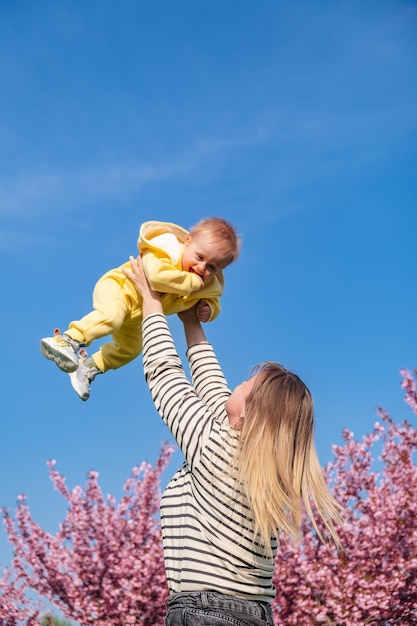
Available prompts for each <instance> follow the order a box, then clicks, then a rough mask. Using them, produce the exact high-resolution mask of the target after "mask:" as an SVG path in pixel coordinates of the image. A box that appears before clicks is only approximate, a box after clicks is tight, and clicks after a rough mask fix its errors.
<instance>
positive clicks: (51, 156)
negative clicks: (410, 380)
mask: <svg viewBox="0 0 417 626" xmlns="http://www.w3.org/2000/svg"><path fill="white" fill-rule="evenodd" d="M416 34H417V4H416V3H415V2H414V1H413V2H412V1H404V0H395V1H392V2H387V1H385V0H379V1H378V2H377V1H369V0H359V1H352V2H349V1H343V2H341V1H338V0H334V1H332V2H330V1H329V2H327V1H317V2H307V1H306V2H302V1H298V0H294V1H291V2H290V1H280V0H276V1H275V0H274V1H273V0H258V1H257V2H256V3H254V2H249V1H247V0H226V1H225V2H220V1H214V2H213V1H212V0H211V1H202V0H176V1H175V2H171V1H169V0H154V1H153V2H144V1H142V0H135V1H129V0H120V1H119V2H117V3H114V2H109V1H108V0H101V1H100V2H80V3H74V2H69V1H68V0H61V1H60V2H55V1H52V0H40V1H39V2H36V3H33V2H29V0H21V1H19V2H12V1H11V0H1V2H0V75H1V85H2V87H1V92H2V95H1V98H0V258H1V263H0V271H1V281H2V306H1V309H0V319H1V326H2V328H3V332H2V337H1V345H2V353H3V357H2V361H1V365H0V367H1V390H2V391H1V397H0V412H1V431H0V432H1V435H0V452H1V453H0V505H1V506H4V505H5V506H8V507H9V508H11V509H13V508H14V506H15V502H16V498H17V496H18V494H20V493H25V494H26V495H27V498H28V504H29V507H30V509H31V511H32V513H33V515H34V517H35V519H36V520H37V521H38V522H39V523H41V524H42V525H43V526H44V527H46V528H47V529H48V530H50V531H51V532H55V531H56V529H57V525H58V523H59V521H60V520H61V519H62V518H63V516H64V513H65V503H64V501H63V500H62V498H61V497H60V496H59V495H58V494H57V493H55V492H54V491H53V488H52V485H51V484H50V481H49V478H48V471H47V467H46V461H47V459H49V458H55V459H56V461H57V469H58V470H59V471H60V472H61V473H63V474H64V475H65V476H66V478H67V483H68V485H69V486H70V487H73V486H75V485H76V484H82V485H83V484H84V482H85V478H86V475H87V472H88V471H89V470H90V469H95V470H97V471H98V472H99V474H100V479H99V480H100V485H101V487H102V489H103V491H104V492H105V493H113V494H115V495H116V496H120V495H121V492H122V485H123V482H124V481H125V480H126V478H127V477H128V476H129V475H130V472H131V469H132V467H133V466H134V465H136V464H137V463H139V462H141V461H142V460H148V461H150V462H153V461H154V460H155V458H156V457H157V455H158V453H159V450H160V445H161V442H162V441H163V440H165V439H167V438H168V437H169V434H168V432H167V431H166V430H165V427H164V426H163V425H162V423H161V421H160V419H159V417H158V416H157V415H156V413H155V411H154V409H153V406H152V404H151V402H150V398H149V395H148V391H147V388H146V386H145V383H144V381H143V376H142V369H141V360H140V359H138V360H136V361H135V362H133V363H131V364H129V365H128V366H126V367H124V368H122V369H120V370H118V371H115V372H109V373H108V374H106V375H105V376H102V377H99V378H97V380H96V381H95V382H94V384H93V387H92V395H91V398H90V400H89V401H88V402H86V403H83V402H81V400H80V399H79V398H78V396H76V395H75V393H74V391H73V390H72V388H71V386H70V384H69V380H68V377H67V376H66V375H65V374H63V373H62V372H60V371H59V370H58V368H56V366H54V365H53V364H52V363H50V362H48V361H47V360H45V359H43V357H42V356H41V353H40V350H39V340H40V339H41V337H44V336H47V335H50V334H52V332H53V329H54V328H55V327H60V328H61V329H62V330H63V329H65V327H66V325H67V324H68V322H69V321H71V320H72V319H77V318H79V317H80V316H81V315H83V314H84V313H86V312H88V311H89V310H90V306H91V293H92V289H93V286H94V283H95V281H96V280H97V279H98V278H99V276H101V274H102V273H104V272H105V271H106V270H107V269H110V268H111V267H115V266H117V265H119V264H121V263H122V262H124V261H125V260H127V258H128V257H129V255H130V254H135V252H136V240H137V233H138V229H139V225H140V223H141V222H143V221H146V220H152V219H157V220H162V221H173V222H177V223H179V224H181V225H182V226H184V227H187V228H188V227H190V226H191V225H193V224H194V223H196V222H197V221H199V220H200V219H201V218H202V217H206V216H210V215H220V216H223V217H225V218H226V219H228V220H230V221H231V222H233V223H234V224H235V226H236V227H237V229H238V231H239V233H240V235H241V237H242V240H243V246H242V254H241V258H240V259H239V261H238V262H237V263H236V264H235V265H233V266H231V267H229V268H227V270H226V272H225V277H226V289H225V293H224V296H223V298H222V305H223V310H222V313H221V315H220V316H219V317H218V319H217V320H216V321H215V322H213V323H211V324H209V325H207V334H208V337H209V339H210V340H211V341H212V342H213V344H214V345H215V347H216V350H217V353H218V356H219V358H220V360H221V362H222V364H223V367H224V371H225V374H226V377H227V379H228V382H229V384H230V386H231V387H233V386H234V385H236V384H238V383H239V382H240V381H241V380H242V379H243V378H245V377H246V376H247V374H248V372H249V370H250V368H251V366H252V365H254V364H255V363H257V362H259V361H262V360H276V361H279V362H282V363H283V364H284V365H286V366H287V367H289V368H291V369H294V370H295V371H296V372H297V373H298V374H299V375H300V376H301V377H302V378H303V379H304V380H305V381H306V383H307V384H308V385H309V387H310V388H311V390H312V392H313V396H314V398H315V403H316V419H317V426H316V439H317V448H318V452H319V456H320V459H321V461H322V463H323V464H324V463H326V462H327V461H328V460H329V459H330V457H331V446H332V444H334V443H340V442H341V435H342V429H343V428H344V427H345V426H346V427H348V428H350V429H351V430H353V431H354V433H355V435H356V436H358V437H360V436H362V435H363V434H364V433H366V432H368V431H369V430H371V429H372V426H373V424H374V422H375V420H376V419H377V416H376V407H377V406H378V405H381V406H383V407H384V408H385V409H386V410H387V411H389V412H390V414H391V415H392V417H394V418H395V419H397V420H401V419H403V418H410V419H412V414H411V413H410V411H409V410H408V409H407V407H406V405H405V404H404V403H403V401H402V398H403V392H402V390H401V388H400V380H401V379H400V376H399V370H400V369H401V368H403V367H407V368H414V367H417V355H416V335H415V311H416V304H417V302H416V289H415V267H416V265H415V263H416V244H415V240H416V225H417V224H416V222H417V217H416V215H417V213H416V198H417V194H416V191H417V179H416V156H417V142H416V136H417V132H416V131H417V55H416V53H417V37H416ZM170 324H171V327H172V330H173V332H174V335H175V337H176V339H177V342H178V348H179V351H180V354H181V355H184V352H185V345H184V341H183V338H182V336H181V333H180V326H179V323H178V320H176V319H175V318H174V317H171V318H170ZM90 353H91V348H90ZM179 462H180V457H179V455H178V454H177V455H175V457H174V459H173V461H172V462H171V464H170V466H169V468H168V470H167V471H166V473H165V480H167V479H168V478H169V476H170V475H171V474H172V473H173V472H174V470H175V468H176V466H177V465H178V464H179ZM9 560H10V549H9V546H8V543H7V540H6V538H5V535H4V533H3V531H0V564H2V565H7V564H8V562H9Z"/></svg>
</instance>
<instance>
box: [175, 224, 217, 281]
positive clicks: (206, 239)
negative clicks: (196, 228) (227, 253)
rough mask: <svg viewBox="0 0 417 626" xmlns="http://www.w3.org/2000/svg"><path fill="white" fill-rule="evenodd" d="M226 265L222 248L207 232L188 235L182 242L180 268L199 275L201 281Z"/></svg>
mask: <svg viewBox="0 0 417 626" xmlns="http://www.w3.org/2000/svg"><path fill="white" fill-rule="evenodd" d="M224 267H226V261H225V258H224V250H223V249H222V247H221V246H220V245H219V243H218V242H216V241H214V240H213V239H212V237H211V236H210V235H209V234H207V235H206V234H205V233H198V234H196V235H193V236H192V237H191V236H188V237H187V239H186V241H185V243H184V252H183V255H182V269H183V271H184V272H193V273H194V274H197V275H198V276H200V278H201V280H202V281H203V283H205V282H206V281H207V280H208V279H209V278H211V277H212V276H214V274H217V273H218V272H220V270H222V269H224Z"/></svg>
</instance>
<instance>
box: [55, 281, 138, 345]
mask: <svg viewBox="0 0 417 626" xmlns="http://www.w3.org/2000/svg"><path fill="white" fill-rule="evenodd" d="M93 307H94V310H93V311H91V313H88V314H87V315H85V316H84V317H82V318H81V319H80V320H76V321H73V322H71V323H70V325H69V327H68V330H66V331H65V334H66V335H68V336H69V337H71V339H74V340H75V341H78V342H79V343H83V344H85V345H86V346H89V345H90V343H91V342H92V341H94V340H95V339H100V338H101V337H106V336H107V335H111V334H112V333H114V332H115V331H117V330H118V329H119V328H120V327H121V326H122V324H123V322H124V320H125V318H126V316H127V315H128V314H129V312H130V308H131V301H130V298H129V297H128V296H127V294H126V293H125V291H124V289H123V287H122V286H121V285H120V284H119V283H118V282H117V280H114V279H113V278H108V277H103V278H101V279H100V280H99V281H98V282H97V284H96V286H95V288H94V292H93Z"/></svg>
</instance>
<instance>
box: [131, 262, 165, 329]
mask: <svg viewBox="0 0 417 626" xmlns="http://www.w3.org/2000/svg"><path fill="white" fill-rule="evenodd" d="M129 261H130V267H131V269H130V270H128V269H123V270H122V271H123V274H124V275H125V276H127V278H129V280H131V281H132V283H133V284H134V285H135V287H136V289H137V291H138V292H139V294H140V295H141V296H142V300H143V317H144V318H145V317H147V316H148V315H151V314H152V313H162V312H163V310H162V304H161V296H160V294H159V292H157V291H153V289H152V288H151V286H150V284H149V282H148V279H147V278H146V275H145V272H144V270H143V264H142V259H141V258H140V254H139V256H138V257H137V258H136V259H135V257H133V256H131V257H129Z"/></svg>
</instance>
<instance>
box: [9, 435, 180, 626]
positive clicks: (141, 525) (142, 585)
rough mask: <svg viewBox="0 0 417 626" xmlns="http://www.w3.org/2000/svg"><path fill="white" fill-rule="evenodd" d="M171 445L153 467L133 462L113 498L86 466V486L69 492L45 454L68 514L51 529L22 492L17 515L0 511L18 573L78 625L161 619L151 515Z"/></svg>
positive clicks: (162, 587) (158, 558)
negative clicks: (118, 497)
mask: <svg viewBox="0 0 417 626" xmlns="http://www.w3.org/2000/svg"><path fill="white" fill-rule="evenodd" d="M172 452H173V447H172V446H169V445H167V444H165V445H164V446H163V448H162V451H161V454H160V456H159V458H158V460H157V462H156V465H155V467H154V468H152V467H151V466H150V465H149V464H148V463H142V464H141V465H140V466H139V467H135V468H134V470H133V472H132V476H131V477H130V478H129V479H128V480H127V481H126V483H125V485H124V492H125V495H124V496H123V497H122V499H121V500H120V502H119V503H118V504H116V501H115V498H114V497H113V496H107V498H105V497H104V496H103V494H102V492H101V490H100V488H99V485H98V474H97V472H94V471H91V472H90V473H89V476H88V481H87V484H86V487H85V490H83V489H82V488H81V487H75V488H74V489H73V490H72V491H69V489H68V488H67V486H66V484H65V479H64V478H63V476H61V475H60V474H59V473H58V472H57V470H56V469H55V461H53V460H52V461H49V463H48V464H49V471H50V478H51V480H52V482H53V484H54V487H55V489H57V490H58V491H59V493H61V494H62V495H63V496H64V497H65V498H66V500H67V502H68V510H67V514H66V517H65V519H64V521H63V522H62V524H61V525H60V529H59V531H58V532H57V533H56V534H55V535H51V534H50V533H47V532H46V531H45V530H43V529H42V528H41V527H40V526H39V525H38V524H36V523H35V522H34V520H33V519H32V517H31V514H30V512H29V508H28V506H27V504H26V500H25V497H24V496H20V497H19V504H18V508H17V511H16V515H15V519H13V518H12V517H11V515H9V513H8V512H7V511H4V520H5V525H6V530H7V534H8V536H9V540H10V542H11V543H12V545H13V547H14V558H13V562H12V566H13V569H14V570H15V572H16V576H17V579H18V580H21V581H23V582H24V584H25V585H26V586H27V588H30V589H32V590H34V591H36V592H37V593H38V594H39V596H41V597H44V598H47V599H48V600H49V601H50V602H52V603H53V604H54V605H55V606H57V607H58V608H59V609H60V610H61V612H62V614H63V615H64V617H66V618H69V619H71V620H75V621H77V622H79V623H80V624H83V625H84V626H89V625H90V624H91V625H92V624H94V625H95V626H109V625H110V624H112V625H114V626H118V625H120V626H121V625H123V626H124V625H127V624H141V625H143V626H158V625H159V624H161V625H162V624H163V616H164V613H165V606H164V602H165V600H166V598H167V595H168V589H167V584H166V578H165V571H164V565H163V555H162V542H161V531H160V525H159V522H158V520H157V519H156V517H155V516H156V514H157V512H158V509H159V501H160V487H159V486H160V477H161V474H162V471H163V469H164V468H165V467H166V465H167V463H168V462H169V459H170V457H171V454H172ZM4 624H5V626H6V625H7V626H9V623H8V622H5V623H4ZM10 626H14V625H13V624H12V623H10Z"/></svg>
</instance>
